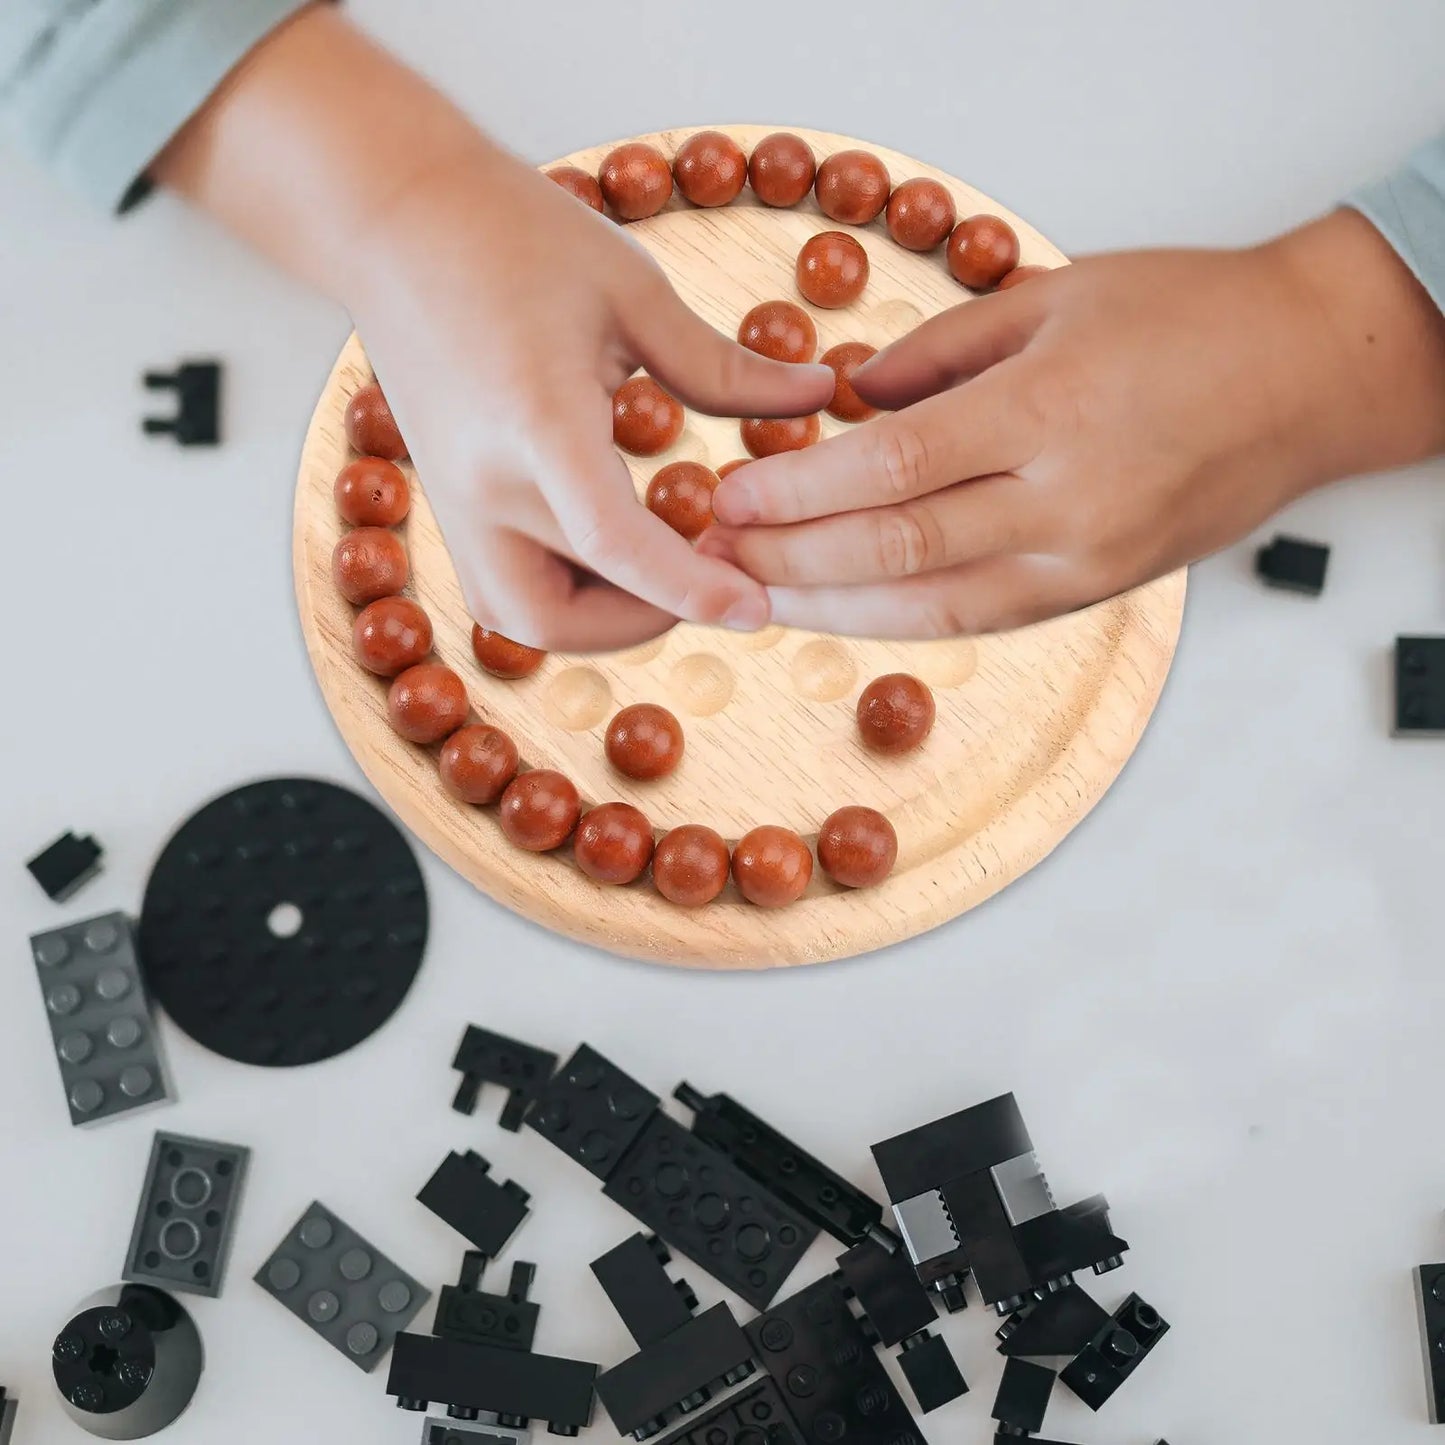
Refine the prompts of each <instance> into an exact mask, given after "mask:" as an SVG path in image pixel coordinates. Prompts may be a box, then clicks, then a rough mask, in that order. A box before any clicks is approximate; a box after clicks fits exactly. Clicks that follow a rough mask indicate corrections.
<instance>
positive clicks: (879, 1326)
mask: <svg viewBox="0 0 1445 1445" xmlns="http://www.w3.org/2000/svg"><path fill="white" fill-rule="evenodd" d="M838 1273H839V1275H840V1276H841V1277H842V1280H843V1285H844V1288H846V1289H848V1290H851V1291H852V1293H853V1296H854V1298H855V1299H856V1300H857V1301H858V1306H859V1308H860V1309H861V1310H862V1311H863V1314H864V1315H865V1317H866V1318H867V1320H868V1323H869V1324H870V1325H872V1326H873V1332H874V1334H876V1335H877V1336H878V1343H879V1344H880V1345H883V1346H885V1347H887V1346H890V1345H896V1344H897V1343H898V1341H899V1340H901V1339H904V1338H906V1337H907V1336H908V1335H914V1334H917V1333H918V1331H919V1330H923V1329H927V1328H928V1326H929V1325H931V1324H932V1323H933V1322H934V1321H935V1320H936V1319H937V1318H938V1310H937V1309H936V1307H935V1306H934V1303H933V1296H932V1295H931V1294H930V1293H929V1292H928V1290H927V1289H925V1288H924V1286H923V1284H922V1282H921V1281H920V1280H919V1278H918V1273H917V1271H916V1270H915V1269H914V1268H913V1262H912V1261H911V1260H910V1259H909V1258H908V1255H907V1253H906V1252H905V1250H904V1249H903V1246H902V1244H901V1242H900V1244H899V1245H898V1248H897V1249H895V1250H894V1251H893V1252H892V1253H890V1252H889V1251H888V1250H886V1249H884V1248H883V1246H882V1245H881V1244H876V1243H875V1242H874V1241H873V1240H871V1239H869V1240H865V1241H864V1242H863V1243H862V1244H855V1245H854V1246H853V1248H852V1249H850V1250H848V1251H846V1253H843V1254H840V1255H839V1256H838Z"/></svg>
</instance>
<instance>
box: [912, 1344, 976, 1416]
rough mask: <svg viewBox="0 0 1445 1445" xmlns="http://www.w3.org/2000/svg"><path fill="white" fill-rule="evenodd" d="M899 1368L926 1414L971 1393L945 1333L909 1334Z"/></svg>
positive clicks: (920, 1407) (919, 1406)
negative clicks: (944, 1336) (943, 1334)
mask: <svg viewBox="0 0 1445 1445" xmlns="http://www.w3.org/2000/svg"><path fill="white" fill-rule="evenodd" d="M898 1364H899V1368H901V1369H902V1371H903V1378H904V1379H906V1380H907V1381H908V1388H909V1389H910V1390H912V1391H913V1398H914V1399H915V1400H916V1401H917V1402H918V1408H919V1409H920V1410H922V1411H923V1413H924V1414H925V1415H927V1414H929V1413H930V1412H931V1411H933V1410H937V1409H938V1408H939V1407H940V1406H943V1405H947V1404H948V1403H949V1402H950V1401H952V1400H956V1399H958V1398H959V1396H960V1395H966V1394H968V1382H967V1381H966V1380H965V1379H964V1378H963V1372H962V1371H961V1370H960V1369H959V1368H958V1361H957V1360H955V1359H954V1358H953V1351H952V1350H950V1349H949V1348H948V1341H947V1340H945V1339H944V1338H943V1336H942V1335H933V1334H929V1333H928V1331H926V1330H925V1331H923V1332H922V1333H921V1334H917V1335H910V1336H909V1337H908V1338H907V1339H906V1340H904V1341H903V1349H902V1350H901V1351H900V1352H899V1354H898Z"/></svg>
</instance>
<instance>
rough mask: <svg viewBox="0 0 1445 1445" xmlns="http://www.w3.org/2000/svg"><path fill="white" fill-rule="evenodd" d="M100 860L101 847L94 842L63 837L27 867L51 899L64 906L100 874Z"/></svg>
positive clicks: (38, 855) (38, 854) (73, 836)
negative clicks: (67, 900)
mask: <svg viewBox="0 0 1445 1445" xmlns="http://www.w3.org/2000/svg"><path fill="white" fill-rule="evenodd" d="M100 859H101V847H100V844H99V843H97V842H96V841H95V839H94V838H77V837H76V836H75V834H74V833H63V834H62V835H61V836H60V837H59V838H57V839H56V840H55V841H54V842H53V843H52V844H51V845H50V846H49V847H48V848H45V849H44V850H42V851H41V852H39V853H37V854H36V855H35V856H34V857H33V858H32V859H31V860H30V861H29V862H28V863H27V864H26V865H25V866H26V868H27V869H29V870H30V876H31V877H32V878H33V879H34V880H35V881H36V882H37V883H38V884H39V885H40V886H41V887H42V888H43V889H44V890H45V892H46V895H47V896H48V897H49V898H51V899H53V900H54V901H55V902H56V903H64V902H65V901H66V899H68V898H72V897H73V896H74V895H75V894H77V893H78V892H79V891H80V890H81V889H82V888H83V887H84V886H85V885H86V884H87V883H89V882H90V880H91V879H92V878H94V877H95V875H96V874H97V873H99V872H100Z"/></svg>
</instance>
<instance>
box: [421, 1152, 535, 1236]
mask: <svg viewBox="0 0 1445 1445" xmlns="http://www.w3.org/2000/svg"><path fill="white" fill-rule="evenodd" d="M490 1171H491V1165H490V1164H489V1163H488V1162H487V1161H486V1160H485V1159H483V1158H482V1156H481V1155H480V1154H478V1153H476V1152H475V1151H474V1150H471V1149H468V1150H467V1152H466V1153H465V1154H457V1153H451V1154H448V1155H447V1157H446V1158H445V1159H443V1160H442V1162H441V1164H440V1165H438V1167H437V1171H436V1173H435V1174H433V1175H432V1177H431V1178H430V1179H428V1180H427V1182H426V1183H425V1184H424V1185H423V1186H422V1189H421V1192H420V1193H419V1194H418V1195H417V1199H418V1200H419V1201H420V1202H421V1203H422V1204H424V1205H426V1207H427V1208H428V1209H430V1210H431V1212H432V1213H433V1214H435V1215H436V1216H437V1218H438V1219H441V1220H443V1221H445V1222H446V1223H447V1224H450V1225H451V1227H452V1228H453V1229H455V1230H456V1232H457V1233H458V1234H460V1235H461V1236H462V1238H463V1239H465V1240H468V1241H469V1242H470V1243H471V1244H472V1245H473V1246H474V1247H475V1248H477V1249H479V1250H480V1251H481V1252H482V1253H483V1254H485V1255H487V1256H488V1257H489V1258H492V1259H495V1258H496V1257H497V1255H499V1254H500V1253H501V1252H502V1249H503V1247H504V1246H505V1245H506V1243H507V1241H508V1240H509V1239H510V1238H511V1237H512V1235H513V1234H514V1233H515V1232H516V1229H517V1226H518V1225H519V1224H521V1222H522V1221H523V1220H524V1219H525V1218H526V1217H527V1201H528V1200H529V1199H530V1198H531V1195H529V1194H528V1193H527V1191H526V1190H525V1189H523V1188H522V1186H521V1185H520V1184H518V1183H517V1182H516V1181H515V1180H512V1179H509V1180H507V1182H506V1183H505V1184H498V1183H497V1181H496V1180H495V1179H493V1178H492V1176H491V1172H490Z"/></svg>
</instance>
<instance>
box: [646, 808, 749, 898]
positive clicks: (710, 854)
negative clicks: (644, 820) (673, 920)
mask: <svg viewBox="0 0 1445 1445" xmlns="http://www.w3.org/2000/svg"><path fill="white" fill-rule="evenodd" d="M730 862H731V860H730V858H729V857H728V845H727V844H726V843H724V842H723V840H722V838H721V837H720V836H719V835H718V834H717V833H714V832H713V830H712V829H711V828H704V827H703V826H702V825H701V824H700V823H684V824H683V825H682V826H681V827H680V828H674V829H673V830H672V831H671V832H670V833H666V834H664V835H663V837H662V838H661V840H660V841H659V842H658V845H657V850H656V852H654V853H653V855H652V883H653V886H654V887H655V888H656V889H657V891H658V892H659V893H660V894H662V896H663V897H664V898H665V899H667V901H668V902H669V903H676V904H677V906H678V907H679V908H701V907H702V905H703V904H704V903H711V902H712V901H713V899H714V898H716V897H717V896H718V894H719V893H721V892H722V891H723V889H724V888H725V887H726V886H727V881H728V866H729V863H730Z"/></svg>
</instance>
